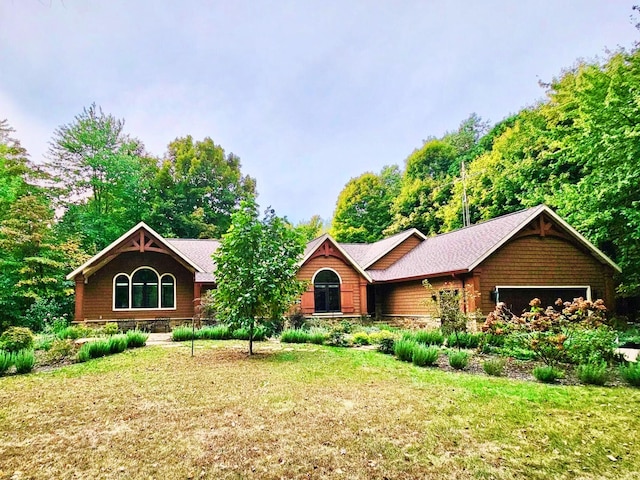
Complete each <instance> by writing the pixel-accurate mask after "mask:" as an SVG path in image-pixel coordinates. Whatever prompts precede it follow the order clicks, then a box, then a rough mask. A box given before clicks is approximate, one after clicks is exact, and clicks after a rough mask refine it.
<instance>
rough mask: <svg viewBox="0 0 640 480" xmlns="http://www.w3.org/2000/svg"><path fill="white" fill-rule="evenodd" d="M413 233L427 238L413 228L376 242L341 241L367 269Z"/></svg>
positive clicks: (421, 237)
mask: <svg viewBox="0 0 640 480" xmlns="http://www.w3.org/2000/svg"><path fill="white" fill-rule="evenodd" d="M412 235H415V236H416V237H418V238H420V240H425V239H426V238H427V237H426V236H425V235H424V234H423V233H422V232H421V231H419V230H418V229H416V228H411V229H409V230H405V231H404V232H400V233H396V234H395V235H392V236H391V237H387V238H383V239H382V240H378V241H377V242H375V243H368V244H367V243H341V244H340V245H341V246H342V247H343V248H344V249H345V250H346V251H347V252H349V254H351V256H352V257H353V258H354V259H356V260H357V262H358V263H359V264H360V265H361V266H362V268H364V269H365V270H366V269H367V268H369V267H370V266H371V265H373V264H374V263H376V262H377V261H378V260H380V259H381V258H382V257H384V256H385V255H387V254H388V253H389V252H391V251H392V250H393V249H394V248H396V247H397V246H398V245H400V244H401V243H402V242H404V241H405V240H406V239H407V238H409V237H411V236H412Z"/></svg>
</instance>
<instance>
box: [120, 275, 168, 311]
mask: <svg viewBox="0 0 640 480" xmlns="http://www.w3.org/2000/svg"><path fill="white" fill-rule="evenodd" d="M143 269H149V270H151V271H153V272H154V273H155V274H156V275H157V276H158V306H157V307H151V308H134V307H132V305H133V301H132V297H133V276H134V275H135V273H136V272H137V271H139V270H143ZM120 275H124V276H125V277H127V279H128V280H129V307H128V308H116V278H118V277H119V276H120ZM163 277H171V278H173V307H162V306H161V305H162V278H163ZM177 290H178V281H177V280H176V277H175V275H173V274H172V273H168V272H167V273H163V274H162V275H160V274H159V273H158V271H157V270H156V269H155V268H153V267H149V266H142V267H138V268H136V269H135V270H134V271H133V272H131V273H130V274H129V273H125V272H119V273H116V274H115V275H114V276H113V280H112V287H111V311H113V312H150V311H159V310H163V311H165V310H177V307H178V297H177V293H178V292H177Z"/></svg>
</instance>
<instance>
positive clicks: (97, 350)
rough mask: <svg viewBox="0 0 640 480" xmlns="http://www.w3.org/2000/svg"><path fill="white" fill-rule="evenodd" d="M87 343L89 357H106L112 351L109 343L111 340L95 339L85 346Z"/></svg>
mask: <svg viewBox="0 0 640 480" xmlns="http://www.w3.org/2000/svg"><path fill="white" fill-rule="evenodd" d="M85 345H86V346H87V349H88V350H89V358H100V357H106V356H107V355H109V354H110V353H111V345H109V340H94V341H92V342H87V343H85V344H84V345H83V347H84V346H85Z"/></svg>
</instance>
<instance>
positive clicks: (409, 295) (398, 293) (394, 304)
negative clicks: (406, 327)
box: [378, 277, 462, 317]
mask: <svg viewBox="0 0 640 480" xmlns="http://www.w3.org/2000/svg"><path fill="white" fill-rule="evenodd" d="M429 283H431V285H432V286H433V288H435V289H442V288H445V284H446V286H447V287H449V286H450V287H449V288H457V289H460V288H462V282H461V281H460V280H457V279H455V278H451V277H446V278H430V279H429ZM378 291H379V292H380V295H381V297H382V300H381V304H382V315H383V316H392V315H401V316H408V317H410V316H414V315H417V316H420V315H432V316H437V312H436V309H435V306H434V305H433V304H431V303H430V302H429V293H428V291H427V289H426V288H424V286H423V285H422V280H414V281H410V282H401V283H389V284H387V285H381V286H380V289H379V290H378Z"/></svg>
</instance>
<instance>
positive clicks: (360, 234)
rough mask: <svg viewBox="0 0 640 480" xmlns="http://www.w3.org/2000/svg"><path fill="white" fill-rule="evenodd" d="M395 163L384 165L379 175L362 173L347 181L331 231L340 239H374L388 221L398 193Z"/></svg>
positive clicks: (388, 223) (397, 172)
mask: <svg viewBox="0 0 640 480" xmlns="http://www.w3.org/2000/svg"><path fill="white" fill-rule="evenodd" d="M399 185H400V172H399V170H398V167H397V166H392V167H389V166H387V167H384V168H383V169H382V171H381V172H380V174H379V175H376V174H374V173H371V172H367V173H364V174H362V175H360V176H359V177H357V178H352V179H351V180H349V182H347V184H346V185H345V187H344V189H343V190H342V192H340V195H339V196H338V202H337V204H336V211H335V213H334V216H333V221H332V226H331V233H332V235H333V236H334V237H335V238H336V240H338V241H339V242H365V243H366V242H374V241H376V240H380V239H381V238H382V237H383V232H384V230H385V229H386V228H387V227H388V226H389V225H390V223H391V219H392V217H391V212H390V208H391V204H392V202H393V199H394V197H395V196H396V195H397V194H398V190H399Z"/></svg>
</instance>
